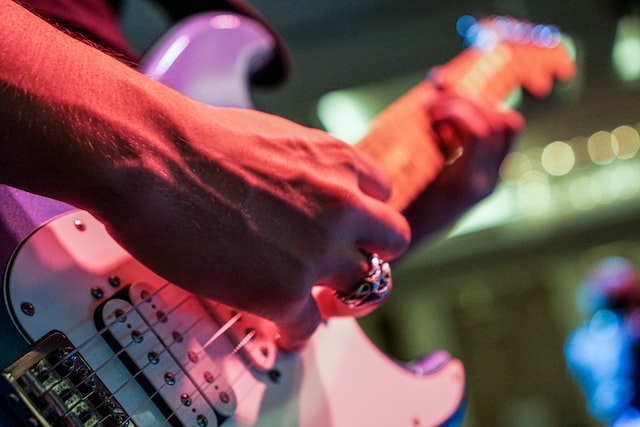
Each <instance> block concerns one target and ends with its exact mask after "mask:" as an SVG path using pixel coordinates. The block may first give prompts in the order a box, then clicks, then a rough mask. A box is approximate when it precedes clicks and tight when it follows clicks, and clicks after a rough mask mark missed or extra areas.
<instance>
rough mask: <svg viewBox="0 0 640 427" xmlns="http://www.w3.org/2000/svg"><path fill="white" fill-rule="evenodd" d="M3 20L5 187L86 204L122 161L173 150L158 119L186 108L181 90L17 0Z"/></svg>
mask: <svg viewBox="0 0 640 427" xmlns="http://www.w3.org/2000/svg"><path fill="white" fill-rule="evenodd" d="M0 22H1V24H0V32H1V34H0V88H1V90H2V95H1V96H0V114H1V116H2V125H1V126H2V131H1V132H0V181H1V182H2V183H5V184H8V185H12V186H15V187H17V188H21V189H24V190H27V191H31V192H34V193H38V194H43V195H46V196H50V197H55V198H59V199H61V200H64V201H67V202H70V203H75V204H78V205H87V204H91V200H90V196H89V194H90V193H94V192H95V191H107V192H108V191H109V189H108V188H107V187H108V182H107V181H108V179H113V178H114V175H113V174H117V172H118V170H116V169H115V166H116V165H118V166H120V167H121V166H122V165H123V164H126V163H130V164H132V165H135V164H136V163H141V162H149V161H153V159H151V158H150V156H153V151H154V149H160V147H166V144H160V143H159V141H156V142H158V144H153V142H154V141H153V139H154V138H155V139H159V138H160V139H162V138H168V137H169V135H168V133H169V131H168V130H167V131H166V132H164V133H163V127H159V126H158V123H159V122H162V120H159V117H161V116H162V115H166V114H168V113H167V111H168V108H165V107H164V105H165V104H167V103H169V104H170V103H175V102H180V97H178V96H176V95H175V94H174V93H173V91H171V90H170V89H168V88H165V87H163V86H161V85H159V84H157V83H155V82H153V81H151V80H149V79H147V78H145V77H144V76H142V75H140V74H139V73H137V72H136V71H134V70H132V69H130V68H129V67H127V66H126V65H124V64H121V63H119V62H118V61H117V60H115V59H113V58H111V57H109V56H107V55H105V54H103V53H102V52H100V51H99V50H97V49H95V48H93V47H90V46H88V45H85V44H84V43H82V42H79V41H77V40H75V39H73V38H72V37H70V36H68V35H66V34H64V33H63V32H61V31H59V30H57V29H56V28H54V27H52V26H50V25H49V24H47V23H46V22H44V21H42V20H40V19H39V18H37V17H36V16H34V15H32V14H30V13H29V12H27V11H26V10H24V9H23V8H22V7H20V6H19V5H17V4H15V3H13V2H12V1H7V0H2V1H0ZM164 122H165V123H166V120H165V121H164ZM164 129H168V126H167V127H165V128H164ZM171 132H175V129H173V128H172V131H171ZM143 147H144V149H142V148H143ZM119 170H122V169H119ZM109 177H111V178H109ZM82 207H86V206H82Z"/></svg>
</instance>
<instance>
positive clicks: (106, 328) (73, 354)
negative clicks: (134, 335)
mask: <svg viewBox="0 0 640 427" xmlns="http://www.w3.org/2000/svg"><path fill="white" fill-rule="evenodd" d="M168 285H169V283H168V282H167V283H165V284H164V285H163V286H161V287H159V288H158V290H157V291H156V292H154V293H153V295H155V294H157V293H159V292H160V291H161V290H163V289H165V288H166V287H167V286H168ZM189 297H190V296H189ZM189 297H187V298H185V300H183V301H182V302H181V303H179V304H178V305H177V306H176V307H175V308H174V309H177V308H178V307H179V306H180V305H181V304H182V303H184V302H186V300H187V299H188V298H189ZM149 298H151V296H149V297H147V299H146V300H142V301H140V303H138V304H136V305H132V306H131V308H130V309H128V310H126V311H124V310H123V313H122V314H121V315H120V316H119V317H118V319H116V321H115V322H113V323H111V324H109V325H105V326H104V327H103V328H101V329H100V330H99V331H98V332H97V333H96V334H94V335H92V336H91V337H90V338H88V339H86V340H85V341H83V342H82V343H81V344H80V345H78V346H77V347H76V348H75V349H74V350H72V351H70V352H69V353H68V355H66V356H65V357H64V358H62V359H60V360H59V361H58V362H56V363H55V364H54V365H53V366H52V367H50V368H49V369H48V370H47V371H54V370H55V369H57V368H58V367H59V366H60V365H61V364H63V363H65V362H66V361H68V360H70V359H72V358H73V357H76V355H78V354H79V353H80V351H81V350H83V349H85V347H87V346H88V345H89V344H91V343H93V342H94V341H95V340H97V339H99V338H102V335H103V334H104V333H105V332H109V331H110V330H111V329H112V328H113V327H114V326H115V325H117V322H118V321H119V319H126V318H127V316H129V315H131V314H132V313H133V312H134V311H137V307H138V306H140V305H141V304H143V303H145V302H147V300H148V299H149ZM138 314H140V313H139V312H138ZM158 321H160V320H158ZM147 331H149V327H147V329H146V330H145V331H144V333H146V332H147ZM144 333H143V334H144ZM133 344H134V341H131V342H129V344H127V346H125V347H124V348H123V349H121V350H119V351H118V352H116V353H114V354H113V355H111V357H109V358H108V359H106V360H105V361H104V362H103V363H102V364H101V365H99V366H98V367H97V368H93V367H92V371H93V372H94V373H97V372H98V371H99V370H100V369H101V368H102V367H103V366H105V365H106V364H107V363H110V362H111V361H112V360H113V359H114V358H115V357H117V356H118V355H119V354H121V353H122V350H126V348H127V347H128V346H129V345H133ZM71 374H72V372H69V373H68V374H67V375H66V376H64V377H62V378H61V380H60V381H58V382H56V383H53V384H52V385H51V386H50V387H49V388H48V389H47V391H49V390H51V389H52V388H53V387H55V386H57V385H59V384H60V382H61V381H62V380H65V379H67V378H68V376H69V375H71Z"/></svg>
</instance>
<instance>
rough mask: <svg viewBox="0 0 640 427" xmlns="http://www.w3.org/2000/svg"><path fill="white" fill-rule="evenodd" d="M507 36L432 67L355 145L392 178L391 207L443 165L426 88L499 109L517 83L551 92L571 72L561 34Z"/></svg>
mask: <svg viewBox="0 0 640 427" xmlns="http://www.w3.org/2000/svg"><path fill="white" fill-rule="evenodd" d="M491 22H492V21H489V24H488V25H491ZM532 28H533V27H532ZM532 34H534V32H533V30H532ZM554 34H555V33H554ZM498 35H500V34H498ZM505 37H506V39H505V40H501V41H497V42H496V43H495V45H494V46H492V48H491V49H487V48H480V47H475V46H472V47H470V48H468V49H466V50H464V51H463V52H462V53H461V54H459V55H458V56H457V57H455V58H454V59H453V60H451V61H450V62H448V63H447V64H446V65H443V66H441V67H438V68H436V69H434V71H433V72H432V74H431V76H430V78H429V79H428V80H425V81H423V82H421V83H419V84H418V85H417V86H415V87H414V88H413V89H412V90H410V91H409V92H407V93H406V94H405V95H404V96H402V97H401V98H399V99H398V100H397V101H395V102H394V103H392V104H391V105H390V106H389V107H388V108H387V109H385V110H384V111H383V112H382V113H380V115H378V117H376V119H375V120H374V122H373V124H372V127H371V129H370V131H369V133H368V134H367V135H366V136H365V137H364V138H363V139H362V140H361V141H360V142H359V143H358V144H357V145H356V147H357V148H358V149H360V150H362V151H363V152H364V153H366V154H368V155H369V156H371V157H373V159H374V160H376V161H377V162H378V163H379V164H380V165H381V166H382V167H383V168H384V169H385V170H386V172H387V173H388V174H389V176H390V177H391V180H392V194H391V198H390V199H389V204H390V205H391V206H393V207H394V208H396V209H398V210H400V211H402V210H404V209H406V208H407V207H408V206H409V205H410V204H411V203H412V201H413V200H415V198H416V197H417V196H418V195H419V194H420V193H421V192H422V191H423V190H424V189H425V188H426V187H427V186H428V185H429V184H430V183H431V182H432V181H433V180H434V179H435V178H436V177H437V176H438V174H439V173H440V172H441V171H442V170H443V168H444V167H445V160H446V159H445V157H444V154H443V153H442V151H441V150H440V147H439V143H438V135H437V134H436V132H435V131H434V130H433V128H432V123H431V119H430V116H429V103H428V101H427V99H428V97H429V91H435V90H438V89H439V88H444V89H449V90H454V91H455V92H457V93H458V94H460V95H463V96H465V95H467V96H475V97H478V96H479V97H482V98H484V99H486V100H487V101H488V102H491V103H493V104H494V105H495V106H496V108H499V106H500V104H501V103H503V102H504V101H505V100H506V99H507V97H508V96H510V95H511V94H512V93H513V91H515V90H516V89H517V88H518V87H520V86H524V88H525V89H527V91H529V92H530V93H531V94H533V95H535V96H538V97H542V96H546V95H548V94H549V92H550V91H551V88H552V84H553V80H554V77H558V78H560V79H561V80H565V81H566V80H569V79H571V78H572V77H573V75H574V73H575V63H574V61H573V58H572V57H571V55H570V54H569V53H568V52H567V51H566V49H565V47H564V46H563V45H562V44H561V43H560V42H559V37H558V38H557V40H556V39H554V40H553V41H554V42H553V43H551V42H547V43H546V44H543V43H539V42H536V39H534V38H533V36H531V37H529V38H527V37H520V40H519V41H517V42H516V41H513V40H511V39H512V37H509V34H506V35H505Z"/></svg>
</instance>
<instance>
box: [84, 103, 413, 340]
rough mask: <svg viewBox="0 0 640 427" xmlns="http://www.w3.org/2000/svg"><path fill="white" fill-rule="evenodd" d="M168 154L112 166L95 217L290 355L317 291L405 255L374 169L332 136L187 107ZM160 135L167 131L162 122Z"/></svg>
mask: <svg viewBox="0 0 640 427" xmlns="http://www.w3.org/2000/svg"><path fill="white" fill-rule="evenodd" d="M192 108H193V110H192V111H185V110H184V109H183V110H182V112H183V113H187V114H184V117H183V119H184V120H182V121H181V122H182V123H183V124H184V125H185V126H184V134H182V135H180V136H177V137H176V138H175V139H174V140H173V141H171V144H170V145H169V146H166V145H160V146H151V147H146V146H145V147H138V148H136V151H138V152H139V153H140V155H141V159H142V161H141V162H140V163H139V164H135V165H129V164H127V163H126V162H115V163H114V164H113V166H112V167H113V168H114V170H113V172H112V176H113V177H118V179H117V181H114V182H113V183H110V184H109V185H110V187H111V188H117V189H118V193H119V196H118V197H117V198H116V199H115V200H109V201H108V202H107V203H101V204H100V208H99V209H97V210H96V213H97V214H98V216H99V218H100V219H101V220H102V221H103V222H105V223H106V224H107V226H108V229H109V230H110V232H111V234H112V235H113V236H114V237H115V238H116V239H117V240H118V241H119V242H120V243H121V244H122V245H123V246H124V247H125V248H127V249H128V250H129V251H130V252H131V253H132V254H133V255H134V256H135V257H137V258H138V259H139V260H140V261H142V262H143V263H144V264H146V265H147V266H149V267H150V268H151V269H153V270H155V271H156V272H158V273H159V274H161V275H162V276H163V277H165V278H167V279H169V280H171V281H173V282H174V283H176V284H178V285H180V286H183V287H185V288H187V289H189V290H191V291H193V292H195V293H197V294H199V295H202V296H206V297H209V298H212V299H215V300H217V301H220V302H223V303H225V304H228V305H231V306H234V307H237V308H240V309H243V310H247V311H250V312H253V313H257V314H260V315H262V316H264V317H266V318H269V319H272V320H274V321H276V322H277V323H278V324H279V325H280V326H281V328H282V329H283V338H284V340H285V341H284V342H285V343H286V344H285V345H288V346H294V345H295V344H294V343H295V342H298V341H300V340H301V339H303V338H305V337H307V336H308V335H309V334H310V333H311V332H312V331H313V330H314V329H315V328H316V326H317V324H318V322H319V321H320V315H319V312H318V307H317V306H316V303H315V301H314V300H313V298H312V296H311V288H312V286H314V285H316V284H323V285H324V286H328V287H330V288H333V289H335V290H339V291H342V292H345V293H349V292H351V291H353V290H354V288H355V287H356V286H357V284H358V283H359V282H360V281H361V279H362V278H363V277H364V275H365V274H366V273H367V271H368V266H367V262H366V257H365V256H364V255H363V254H362V253H361V251H366V252H377V253H379V254H380V255H381V256H382V257H383V258H384V259H391V258H394V257H396V256H397V255H399V254H400V253H401V252H402V251H403V250H404V249H405V248H406V246H407V245H408V240H409V233H410V232H409V228H408V225H407V224H406V222H405V219H404V218H403V217H402V215H401V214H400V213H398V212H396V211H395V210H393V209H391V208H389V207H388V206H387V205H386V204H385V203H384V201H385V200H386V198H387V197H388V195H389V191H390V189H389V185H388V183H387V180H386V178H385V175H384V174H383V173H382V172H381V171H380V170H379V168H378V167H377V166H376V165H374V164H372V163H370V162H369V161H368V160H367V159H366V158H364V157H361V156H360V155H358V154H357V152H356V151H355V150H353V149H352V148H351V147H349V146H347V145H346V144H344V143H343V142H342V141H338V140H336V139H334V138H332V137H330V136H329V135H327V134H326V133H324V132H322V131H318V130H314V129H308V128H304V127H302V126H298V125H296V124H294V123H291V122H289V121H287V120H284V119H281V118H279V117H275V116H271V115H267V114H264V113H259V112H256V111H247V110H234V109H216V108H211V107H208V106H204V105H196V104H193V105H192ZM158 126H159V127H162V126H163V124H162V123H158Z"/></svg>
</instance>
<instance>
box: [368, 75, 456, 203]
mask: <svg viewBox="0 0 640 427" xmlns="http://www.w3.org/2000/svg"><path fill="white" fill-rule="evenodd" d="M428 86H429V83H428V82H426V81H424V82H422V83H420V84H418V85H417V86H416V87H414V88H413V89H411V90H410V91H409V92H407V93H406V94H405V95H403V96H402V97H401V98H399V99H398V100H396V101H395V102H394V103H393V104H391V105H390V106H389V107H388V108H386V109H385V110H384V111H383V112H382V113H380V114H379V115H378V116H377V117H376V119H375V121H374V122H373V124H372V127H371V129H370V131H369V132H368V133H367V135H365V137H364V138H363V139H362V140H361V141H360V142H358V144H357V145H356V147H357V148H358V149H359V150H361V151H362V152H364V153H365V154H367V155H369V156H370V157H372V158H373V159H374V160H375V161H377V162H378V164H379V165H381V166H382V167H383V168H384V169H385V171H386V172H387V173H388V174H389V176H390V177H391V181H392V193H391V198H390V199H389V201H388V203H389V204H390V205H391V206H393V207H394V208H396V209H398V210H399V211H402V210H404V209H405V208H406V207H408V206H409V204H410V203H411V202H412V201H413V200H414V199H415V198H416V197H417V196H418V194H419V193H420V192H421V191H422V190H423V189H424V188H425V187H426V185H427V184H428V183H430V182H431V181H433V180H434V179H435V177H436V176H437V175H438V174H439V173H440V171H441V170H442V168H443V167H444V162H445V161H444V156H443V155H442V152H441V151H440V149H439V148H438V144H437V140H436V135H435V134H434V132H433V130H432V128H431V123H430V119H429V116H428V114H427V112H426V107H425V103H424V99H425V96H426V95H427V91H428V90H431V89H430V88H429V87H428Z"/></svg>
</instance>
